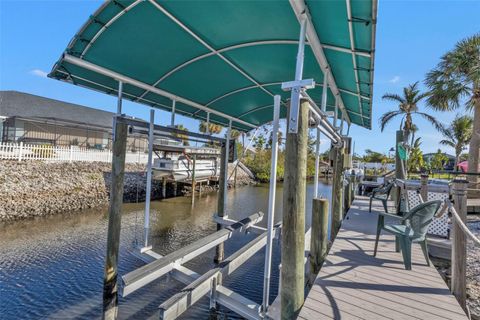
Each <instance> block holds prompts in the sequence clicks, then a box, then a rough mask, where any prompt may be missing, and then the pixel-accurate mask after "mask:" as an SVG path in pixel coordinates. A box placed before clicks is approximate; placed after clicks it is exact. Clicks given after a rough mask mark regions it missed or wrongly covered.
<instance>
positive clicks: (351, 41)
mask: <svg viewBox="0 0 480 320" xmlns="http://www.w3.org/2000/svg"><path fill="white" fill-rule="evenodd" d="M345 2H346V5H347V17H348V34H349V36H350V48H351V49H352V63H353V72H354V74H355V84H356V86H357V92H358V93H360V85H359V83H358V81H359V78H358V70H357V58H356V57H355V54H354V51H355V40H354V39H353V26H352V8H351V6H350V0H345ZM358 109H359V110H360V114H362V125H363V126H365V122H364V121H363V111H362V101H361V99H360V96H358Z"/></svg>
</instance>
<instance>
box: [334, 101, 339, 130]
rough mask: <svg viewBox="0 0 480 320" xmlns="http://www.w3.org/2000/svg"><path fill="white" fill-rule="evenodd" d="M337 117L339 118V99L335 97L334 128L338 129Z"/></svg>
mask: <svg viewBox="0 0 480 320" xmlns="http://www.w3.org/2000/svg"><path fill="white" fill-rule="evenodd" d="M337 119H338V99H337V98H336V97H335V110H334V114H333V128H334V129H335V130H337Z"/></svg>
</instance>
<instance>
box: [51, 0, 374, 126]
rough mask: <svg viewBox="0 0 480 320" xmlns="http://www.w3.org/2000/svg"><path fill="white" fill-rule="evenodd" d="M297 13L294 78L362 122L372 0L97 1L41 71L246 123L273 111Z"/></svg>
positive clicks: (289, 66)
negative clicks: (301, 53)
mask: <svg viewBox="0 0 480 320" xmlns="http://www.w3.org/2000/svg"><path fill="white" fill-rule="evenodd" d="M305 17H306V19H307V29H306V31H307V43H306V47H305V60H304V72H303V79H309V78H313V79H314V80H315V83H316V86H315V88H312V89H309V90H308V94H309V95H310V97H311V98H312V99H313V100H314V101H315V102H317V103H318V105H320V100H321V95H322V87H323V82H324V74H325V72H328V73H329V76H328V88H329V89H328V99H327V111H329V110H333V109H334V107H335V97H337V100H338V101H337V103H338V106H339V114H342V113H344V118H345V119H346V120H347V121H348V122H350V123H354V124H358V125H360V126H363V127H366V128H371V115H372V87H373V61H374V48H375V25H376V1H375V0H374V1H370V0H346V1H340V0H338V1H311V0H306V1H305V0H291V1H290V2H289V1H287V0H278V1H227V0H225V1H205V0H204V1H185V0H183V1H163V0H138V1H135V0H127V1H123V0H122V1H120V0H117V1H109V2H105V3H104V4H103V5H102V6H101V7H100V8H99V9H98V10H97V11H96V12H95V13H94V14H93V15H92V16H91V17H90V18H89V19H88V21H87V22H86V23H85V24H84V25H83V27H82V28H81V29H80V31H79V32H78V33H77V34H76V35H75V36H74V37H73V39H72V40H71V42H70V43H69V45H68V47H67V48H66V50H65V52H64V54H63V55H62V57H61V58H60V59H59V61H58V62H57V63H56V64H55V65H54V67H53V70H52V71H51V73H50V74H49V76H50V77H52V78H55V79H59V80H63V81H67V82H70V83H73V84H75V85H79V86H83V87H87V88H90V89H94V90H98V91H101V92H104V93H107V94H111V95H117V94H118V90H119V81H121V82H122V84H123V98H125V99H128V100H131V101H136V102H138V103H141V104H145V105H149V106H151V107H154V108H160V109H163V110H168V111H170V110H171V109H172V105H173V101H174V100H175V111H176V113H179V114H182V115H186V116H189V117H193V118H196V119H203V120H205V119H206V118H207V112H208V113H209V119H210V121H211V122H214V123H218V124H222V125H227V124H228V123H229V121H230V120H231V121H232V126H233V127H234V128H236V129H239V130H243V131H248V130H250V129H251V128H253V127H257V126H260V125H262V124H265V123H268V122H270V121H271V120H272V116H273V111H272V109H273V95H281V97H282V103H283V104H282V110H281V117H285V116H286V114H287V110H286V105H288V99H289V98H290V92H285V91H282V90H281V83H282V82H287V81H292V80H294V78H295V64H296V56H297V51H298V43H299V40H298V39H299V32H300V24H299V21H300V20H301V19H302V18H303V19H304V18H305Z"/></svg>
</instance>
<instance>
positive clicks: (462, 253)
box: [451, 179, 468, 310]
mask: <svg viewBox="0 0 480 320" xmlns="http://www.w3.org/2000/svg"><path fill="white" fill-rule="evenodd" d="M467 186H468V181H467V180H466V179H455V180H453V185H452V196H453V202H454V206H455V210H456V211H457V213H458V215H459V216H460V218H461V219H462V221H463V223H466V221H467ZM452 229H453V237H452V259H451V260H452V284H451V290H452V293H453V294H454V296H455V297H456V298H457V300H458V303H459V304H460V306H461V307H462V308H463V309H464V310H466V305H467V292H466V288H467V280H466V272H467V270H466V268H467V237H466V235H465V233H463V230H462V229H461V228H460V226H459V225H458V223H457V221H456V219H453V228H452Z"/></svg>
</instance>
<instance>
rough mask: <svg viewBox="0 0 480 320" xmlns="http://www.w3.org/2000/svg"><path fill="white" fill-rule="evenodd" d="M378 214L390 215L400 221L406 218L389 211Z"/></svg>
mask: <svg viewBox="0 0 480 320" xmlns="http://www.w3.org/2000/svg"><path fill="white" fill-rule="evenodd" d="M378 214H379V215H382V216H384V217H390V218H394V219H398V220H400V221H404V220H405V219H406V218H407V217H405V216H399V215H396V214H391V213H386V212H378Z"/></svg>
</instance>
